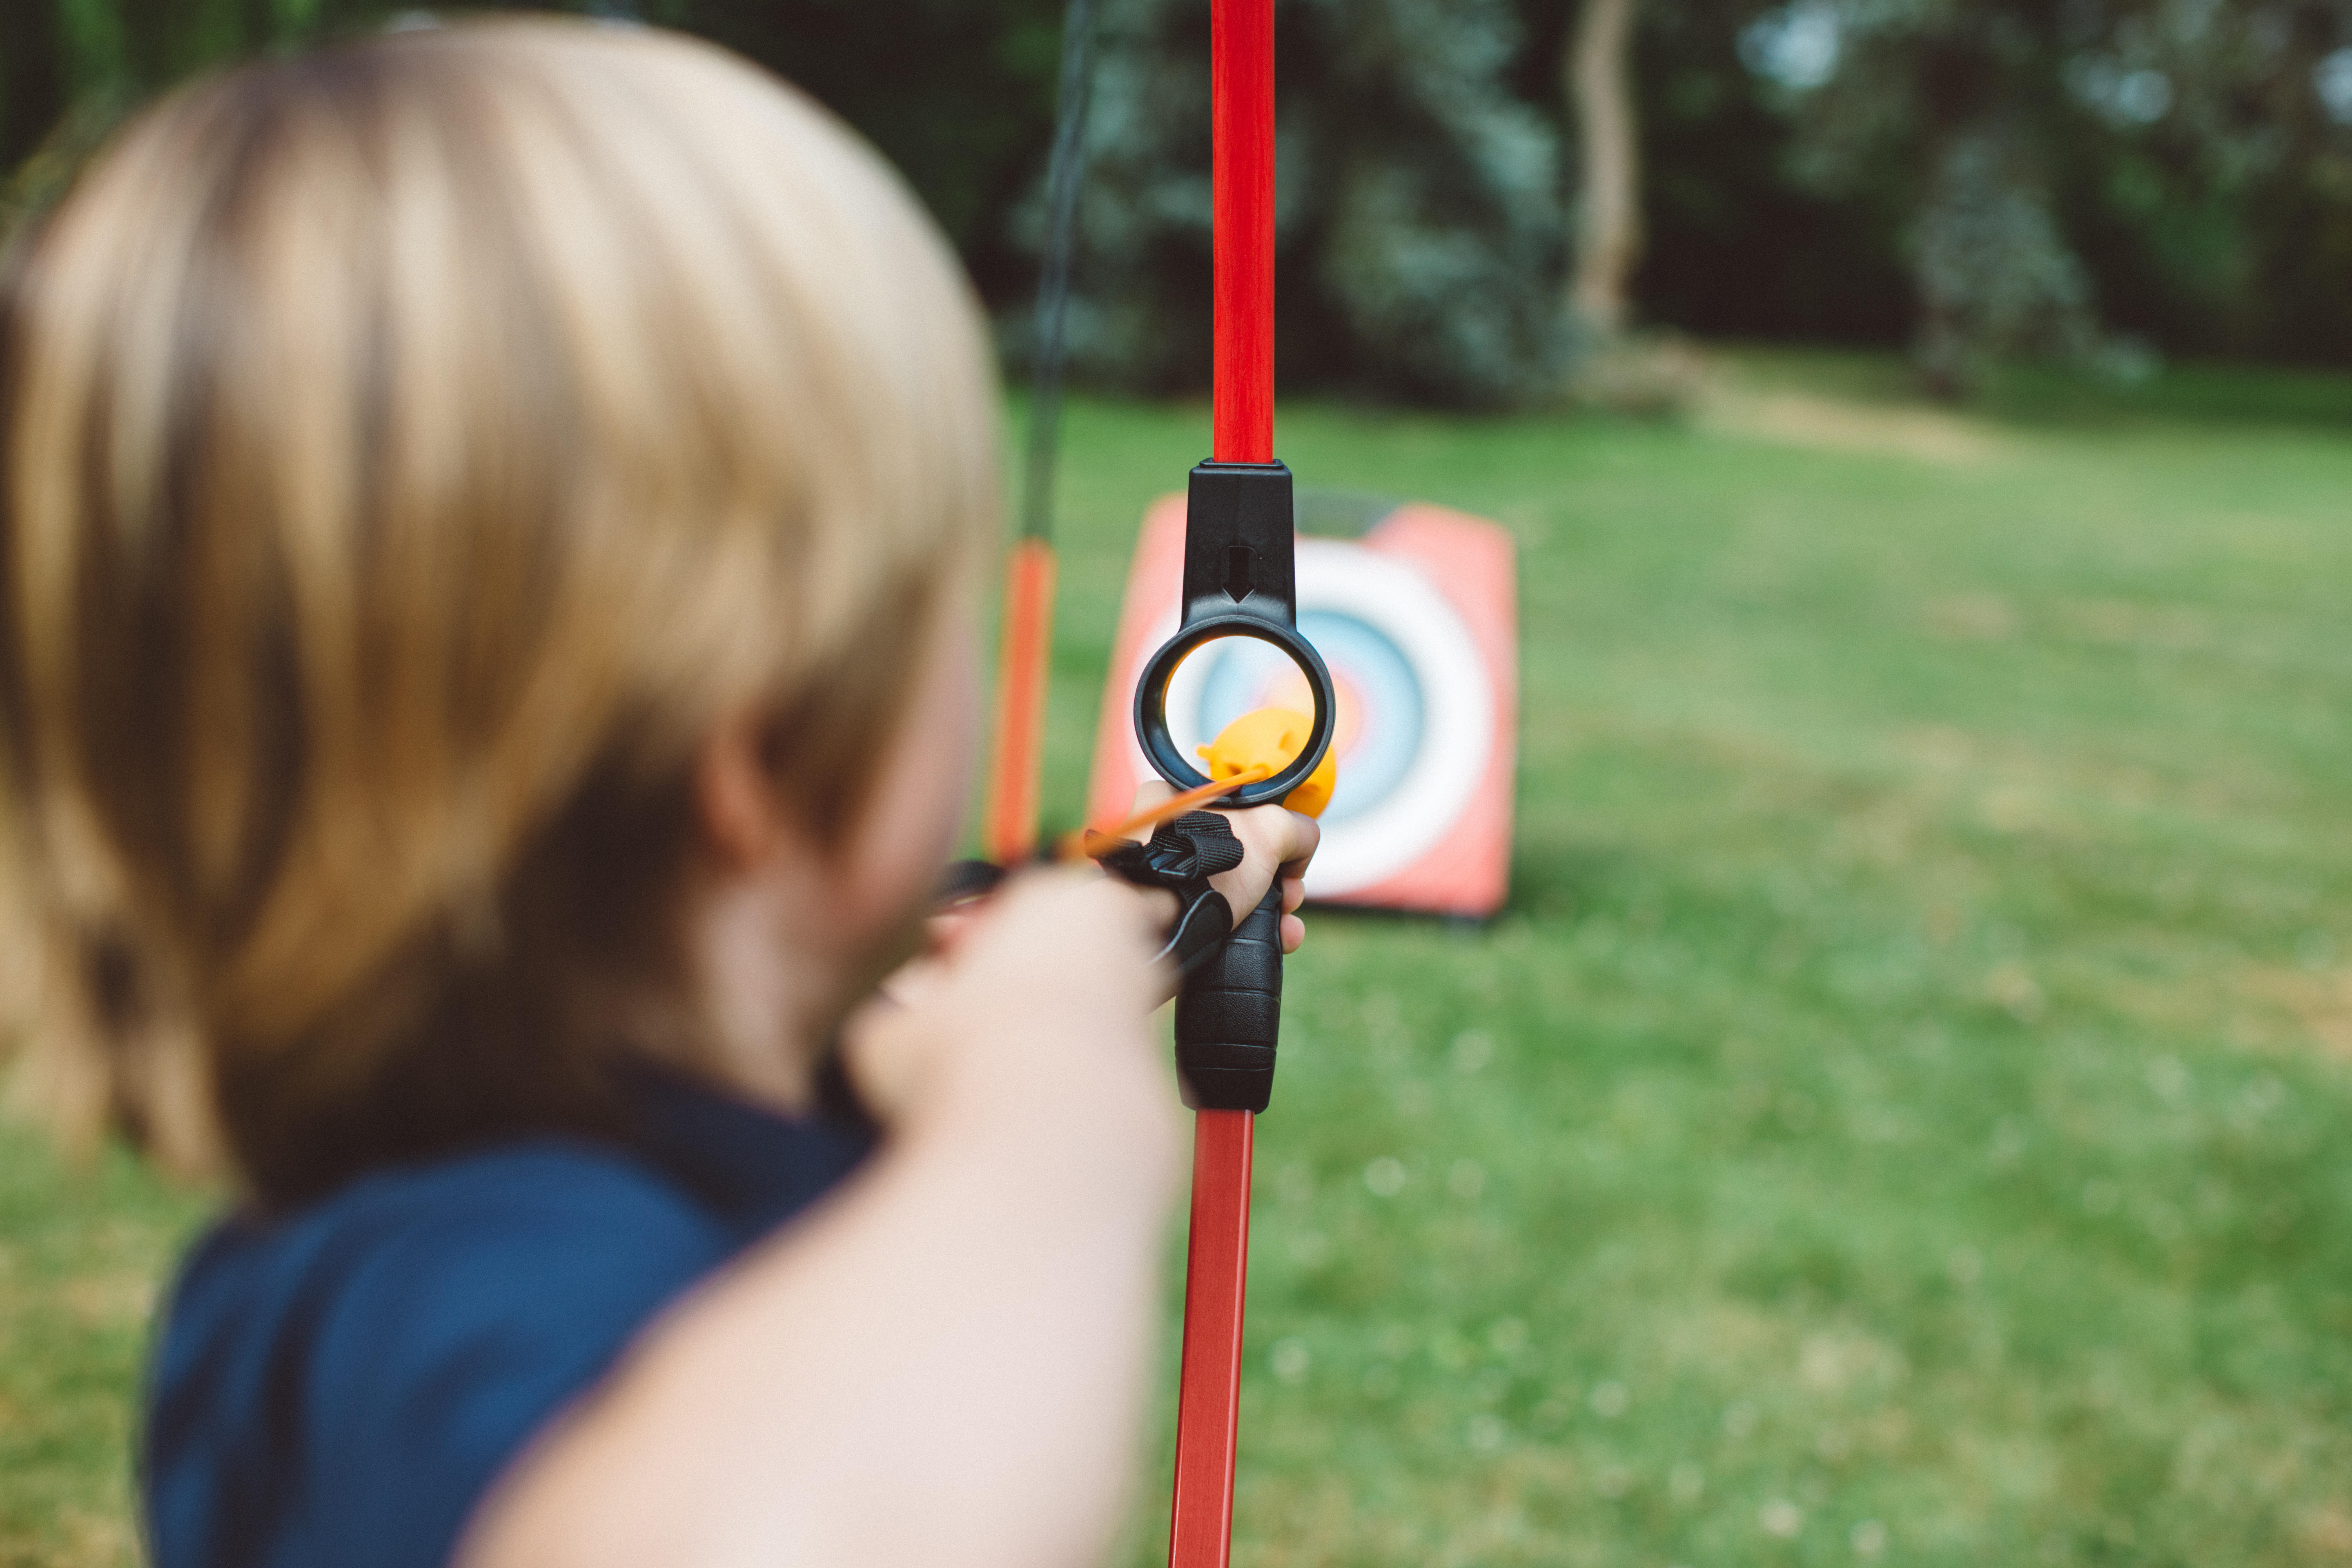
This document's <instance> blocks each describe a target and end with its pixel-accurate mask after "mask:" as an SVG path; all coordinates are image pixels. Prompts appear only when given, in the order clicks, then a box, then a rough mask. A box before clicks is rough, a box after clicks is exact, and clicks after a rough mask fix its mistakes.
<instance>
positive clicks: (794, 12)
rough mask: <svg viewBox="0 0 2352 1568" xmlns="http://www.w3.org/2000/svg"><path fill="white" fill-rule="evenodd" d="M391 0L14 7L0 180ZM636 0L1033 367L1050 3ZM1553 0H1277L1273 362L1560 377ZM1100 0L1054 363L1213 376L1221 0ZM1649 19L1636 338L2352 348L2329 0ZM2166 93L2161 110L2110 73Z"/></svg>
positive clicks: (1393, 373) (2016, 350) (575, 4)
mask: <svg viewBox="0 0 2352 1568" xmlns="http://www.w3.org/2000/svg"><path fill="white" fill-rule="evenodd" d="M562 4H563V5H567V6H568V8H571V9H574V10H591V11H593V10H598V9H604V10H607V11H611V10H615V9H619V8H620V7H617V6H615V5H603V6H599V5H595V4H592V3H590V0H562ZM490 8H495V7H490ZM398 9H399V7H396V6H394V5H390V4H387V3H386V0H16V4H15V5H14V6H13V7H12V8H11V11H10V23H11V25H10V26H8V27H6V28H5V30H0V168H6V167H16V168H17V169H18V171H19V172H18V174H16V177H15V178H14V179H13V180H12V181H11V182H10V184H9V186H8V191H7V199H8V200H9V201H10V202H12V203H13V204H14V205H19V206H22V205H26V204H28V203H34V202H37V201H38V200H39V199H40V198H41V197H42V196H43V195H44V194H46V193H48V192H52V191H54V189H55V188H56V186H57V184H58V181H59V180H60V179H61V178H62V177H63V176H64V174H66V173H67V172H68V171H69V169H70V168H71V166H72V164H73V163H74V161H75V158H76V157H77V156H78V154H79V153H80V152H81V151H83V150H84V149H86V147H87V146H88V144H89V142H90V141H91V140H92V139H93V138H94V136H95V135H96V134H97V133H98V132H100V131H101V130H102V129H103V128H104V127H105V125H107V124H108V123H109V122H110V121H111V120H112V119H113V118H114V117H115V116H117V115H118V114H119V113H120V112H121V110H123V109H124V108H125V107H127V106H129V105H130V104H132V103H134V102H136V101H137V100H139V99H140V98H141V97H142V96H143V95H145V94H147V93H149V92H152V91H153V90H155V89H158V88H160V87H162V86H163V85H166V84H168V83H169V82H171V81H173V80H174V79H178V78H180V77H182V76H184V75H185V74H187V73H188V72H190V71H192V70H194V69H196V68H201V67H203V66H205V65H209V64H212V63H215V62H217V61H220V60H224V59H229V58H237V57H240V56H244V55H249V54H252V53H256V52H259V51H264V50H268V49H271V48H278V47H289V46H290V45H292V44H294V43H297V42H299V41H302V40H307V39H311V38H315V37H328V36H333V35H336V34H340V33H345V32H349V31H352V30H356V29H361V28H364V27H367V26H374V25H377V24H379V23H380V22H382V21H383V19H384V18H385V17H386V16H390V15H393V14H394V13H395V12H396V11H397V10H398ZM630 9H632V12H633V14H635V15H639V16H642V17H643V18H644V19H646V20H648V21H653V22H657V23H663V24H667V25H672V26H683V27H687V28H688V29H690V30H693V31H696V32H698V33H702V34H705V35H707V36H709V37H712V38H715V39H717V40H719V42H721V43H724V44H726V45H728V46H730V47H734V48H736V49H739V50H740V51H742V52H743V53H745V54H747V55H750V56H751V57H752V58H756V59H759V60H761V61H763V62H765V63H766V64H768V65H770V66H772V68H775V69H777V70H778V71H780V72H781V73H782V74H783V75H785V76H787V77H789V78H791V79H793V80H795V81H798V82H799V83H801V84H802V85H803V86H804V87H806V88H808V89H810V90H811V91H813V92H814V93H815V94H816V95H817V96H818V97H819V98H821V99H823V100H824V101H826V102H827V103H829V104H831V105H832V106H833V107H834V108H835V109H836V110H838V111H840V112H841V113H842V114H843V116H844V117H845V118H846V119H847V120H849V121H851V122H852V123H853V124H855V125H856V126H857V127H858V128H859V129H860V130H862V131H863V132H866V134H867V135H868V136H869V137H871V138H872V139H873V140H874V141H875V142H877V144H878V145H879V146H880V147H881V148H882V150H883V151H884V153H886V154H887V155H888V156H889V157H890V158H891V159H892V160H893V161H894V162H895V163H897V164H898V166H899V167H900V168H901V169H902V170H904V171H905V172H906V174H907V175H908V179H909V180H910V182H911V183H912V184H913V185H914V186H915V188H916V190H917V191H918V192H919V194H920V195H921V196H922V198H923V199H924V201H925V202H926V203H928V204H929V206H930V208H931V210H932V211H933V213H934V214H935V215H936V216H938V217H939V219H940V223H941V225H942V226H944V227H945V228H946V230H947V232H948V233H949V235H950V237H952V238H953V240H954V241H955V243H956V245H957V246H958V247H960V249H961V251H962V253H963V256H964V258H965V260H966V262H967V264H968V266H969V267H970V268H971V272H972V275H973V277H974V279H976V281H977V282H978V284H979V286H980V289H981V290H982V295H983V296H984V297H985V298H986V299H987V300H989V302H990V303H991V305H992V307H993V308H995V309H996V310H999V312H1000V313H1001V315H1002V317H1003V321H1004V322H1005V325H1006V329H1007V331H1006V334H1005V342H1006V345H1007V347H1008V349H1009V350H1011V351H1012V357H1013V360H1014V361H1015V363H1018V361H1019V359H1020V357H1021V353H1022V352H1023V349H1024V344H1025V342H1026V339H1025V335H1024V330H1023V329H1024V321H1025V315H1024V312H1025V310H1026V308H1027V301H1028V297H1029V292H1030V290H1031V289H1032V288H1033V287H1034V276H1035V250H1036V247H1037V244H1038V237H1039V234H1040V231H1041V229H1042V223H1041V222H1040V218H1039V207H1040V205H1041V204H1040V201H1039V186H1040V184H1041V181H1042V173H1043V165H1044V161H1045V150H1046V146H1047V142H1048V140H1049V136H1050V131H1051V123H1052V118H1053V113H1054V107H1055V105H1054V94H1055V79H1056V60H1057V56H1058V50H1059V41H1060V26H1061V16H1062V6H1061V5H1060V4H1059V3H1058V0H864V3H860V0H789V3H775V4H770V3H763V0H639V3H638V4H637V5H635V6H634V7H631V8H630ZM1576 11H1577V4H1576V0H1345V3H1343V0H1283V4H1282V5H1281V8H1280V10H1279V13H1278V16H1279V18H1280V21H1279V26H1280V27H1281V29H1282V37H1281V53H1282V59H1283V107H1282V111H1281V113H1282V134H1283V150H1282V156H1283V165H1284V187H1283V188H1284V193H1285V196H1284V210H1283V215H1282V258H1281V266H1282V268H1283V298H1284V301H1285V310H1284V314H1283V321H1282V331H1283V333H1284V337H1283V342H1282V344H1281V353H1280V356H1279V363H1281V366H1282V369H1283V374H1284V376H1285V378H1286V383H1287V384H1289V385H1290V386H1292V387H1295V388H1307V387H1322V388H1326V389H1331V390H1338V391H1343V392H1347V393H1349V394H1353V395H1370V396H1372V397H1376V398H1381V399H1386V400H1402V401H1407V402H1424V403H1440V404H1453V405H1469V406H1478V405H1498V404H1506V403H1512V402H1521V401H1528V400H1531V399H1532V400H1540V399H1541V398H1543V397H1544V396H1546V395H1549V392H1550V391H1551V390H1552V389H1554V388H1556V386H1557V384H1558V378H1559V372H1560V370H1561V368H1562V366H1563V365H1564V364H1566V363H1568V361H1569V358H1570V349H1571V348H1572V346H1573V345H1572V344H1571V343H1570V342H1569V340H1568V338H1567V335H1566V334H1565V333H1564V331H1563V330H1562V322H1561V318H1560V314H1559V310H1558V299H1559V289H1560V284H1561V281H1562V278H1561V271H1562V268H1563V267H1564V265H1565V260H1566V257H1567V255H1568V252H1569V249H1570V244H1571V242H1572V234H1571V233H1570V223H1569V218H1568V213H1567V209H1568V205H1569V204H1568V203H1567V202H1566V201H1565V200H1564V197H1565V196H1566V195H1568V194H1569V192H1568V184H1569V183H1570V179H1571V178H1572V170H1573V167H1574V161H1575V147H1574V144H1573V140H1572V137H1571V136H1570V133H1569V132H1568V130H1567V128H1566V125H1565V122H1564V118H1563V115H1562V111H1561V102H1560V76H1559V63H1560V58H1561V54H1562V50H1563V47H1564V44H1565V41H1566V38H1567V37H1568V32H1569V28H1570V26H1571V24H1572V22H1573V19H1574V16H1575V15H1576ZM1102 12H1103V22H1102V27H1103V47H1102V76H1101V84H1102V86H1101V90H1100V91H1099V93H1098V95H1097V106H1096V107H1097V124H1096V134H1095V137H1094V139H1093V141H1094V153H1095V157H1094V175H1093V178H1092V180H1091V181H1090V183H1089V184H1088V186H1087V195H1086V201H1085V209H1084V213H1083V219H1082V230H1081V233H1082V239H1081V257H1080V261H1079V267H1078V270H1077V276H1076V287H1077V300H1076V311H1075V314H1074V316H1073V319H1072V322H1071V342H1072V346H1073V350H1074V353H1075V354H1076V363H1077V367H1078V370H1079V372H1080V374H1082V375H1084V376H1087V377H1089V378H1091V379H1092V380H1093V381H1094V382H1096V383H1097V384H1111V385H1119V386H1125V387H1128V388H1130V389H1142V390H1164V389H1169V388H1176V387H1194V386H1198V385H1200V384H1203V383H1204V381H1205V378H1206V374H1207V365H1206V360H1205V355H1204V353H1202V347H1201V345H1202V342H1204V334H1203V333H1202V331H1201V327H1202V313H1203V311H1204V310H1205V301H1206V297H1207V282H1206V280H1207V269H1208V257H1207V244H1206V236H1207V193H1206V166H1207V147H1206V132H1205V124H1206V112H1207V92H1206V84H1205V79H1204V72H1203V70H1202V57H1203V52H1204V49H1205V33H1206V6H1205V3H1204V0H1103V5H1102ZM1639 15H1640V31H1639V36H1638V39H1637V47H1636V58H1635V62H1634V63H1635V71H1636V76H1637V78H1638V83H1637V87H1638V91H1637V97H1638V100H1639V103H1640V111H1641V117H1642V121H1643V142H1644V157H1645V165H1646V167H1645V175H1646V178H1645V184H1644V189H1645V206H1646V218H1647V224H1648V228H1649V232H1650V237H1651V243H1650V248H1649V253H1648V258H1647V261H1646V263H1645V265H1644V268H1643V272H1642V274H1641V276H1640V277H1639V279H1637V284H1636V289H1635V293H1636V298H1637V304H1638V306H1639V310H1640V313H1641V315H1642V316H1643V318H1644V319H1646V320H1648V321H1653V322H1656V323H1661V324H1665V325H1671V326H1678V327H1683V328H1686V329H1689V330H1691V331H1698V332H1702V333H1706V334H1708V335H1714V336H1722V335H1734V336H1742V337H1763V338H1779V339H1808V340H1813V341H1822V340H1828V341H1839V342H1858V343H1881V344H1895V343H1902V342H1911V343H1914V344H1915V345H1916V348H1917V349H1918V351H1919V353H1920V356H1921V360H1922V363H1924V365H1925V366H1926V368H1927V370H1928V371H1929V372H1930V373H1931V374H1933V375H1935V376H1937V377H1938V378H1939V379H1940V380H1941V381H1942V382H1943V383H1944V384H1946V385H1947V387H1948V389H1949V390H1954V391H1959V390H1966V389H1968V388H1969V387H1971V386H1973V385H1974V384H1976V383H1977V382H1978V381H1979V379H1980V376H1981V374H1982V373H1983V370H1984V368H1985V367H1986V366H1987V365H1988V364H1990V363H1992V362H1993V361H1995V360H1997V359H2000V358H2001V357H2005V356H2016V355H2026V356H2032V355H2047V354H2051V353H2059V354H2074V355H2076V356H2077V357H2085V358H2090V359H2098V358H2100V357H2101V356H2102V355H2105V356H2106V357H2107V358H2108V359H2110V360H2114V361H2115V363H2116V364H2117V365H2118V366H2120V367H2122V368H2126V369H2129V368H2131V367H2132V366H2133V365H2135V364H2138V363H2141V362H2144V361H2147V357H2148V356H2147V353H2146V352H2145V349H2133V350H2131V352H2130V353H2126V354H2125V355H2124V356H2123V357H2122V358H2120V359H2118V358H2116V355H2115V354H2113V353H2109V351H2110V350H2112V349H2114V348H2115V347H2116V345H2117V344H2118V343H2119V342H2130V343H2138V344H2144V345H2147V346H2150V347H2153V348H2154V349H2155V350H2158V351H2160V352H2161V353H2163V354H2166V355H2197V354H2216V353H2219V354H2228V355H2235V356H2251V357H2256V358H2268V359H2273V360H2284V361H2298V362H2319V363H2352V286H2347V279H2352V114H2343V113H2339V114H2337V115H2333V116H2332V115H2331V114H2330V113H2329V112H2328V111H2327V105H2326V103H2325V102H2324V101H2323V98H2322V95H2321V94H2320V93H2319V92H2318V91H2317V89H2316V86H2315V83H2316V82H2317V80H2318V76H2317V74H2316V73H2317V72H2318V71H2319V69H2320V68H2321V66H2322V65H2323V64H2324V63H2325V62H2327V61H2328V60H2330V59H2331V58H2336V59H2337V63H2338V64H2340V65H2342V66H2343V67H2344V68H2345V69H2346V74H2347V79H2348V80H2352V0H2228V3H2227V4H2221V3H2217V0H1785V3H1780V4H1769V3H1766V0H1674V3H1671V4H1669V3H1665V0H1653V3H1651V4H1648V5H1644V6H1643V8H1642V10H1641V12H1640V14H1639ZM1792 20H1793V21H1795V22H1799V23H1810V24H1812V25H1817V26H1828V27H1831V28H1832V29H1833V30H1834V33H1835V36H1836V38H1837V40H1838V43H1837V47H1836V50H1835V67H1834V69H1833V70H1832V72H1831V73H1830V74H1829V75H1828V76H1827V78H1826V79H1823V80H1822V81H1820V82H1816V83H1797V82H1791V81H1790V80H1788V79H1781V78H1778V77H1776V76H1775V75H1774V74H1773V72H1772V71H1771V70H1770V69H1769V68H1765V66H1764V65H1763V64H1761V63H1760V62H1761V61H1762V60H1763V58H1764V56H1765V55H1768V54H1769V48H1766V49H1763V50H1760V51H1759V47H1758V46H1759V39H1764V40H1766V41H1767V42H1768V43H1769V37H1771V36H1773V35H1774V34H1775V32H1776V30H1778V31H1780V32H1785V31H1786V29H1787V28H1788V27H1789V26H1790V23H1791V22H1792ZM2339 56H2340V58H2338V57H2339ZM2154 78H2161V79H2162V86H2161V89H2160V92H2161V96H2162V98H2163V100H2164V103H2163V111H2162V112H2160V113H2158V114H2157V115H2155V116H2154V117H2152V118H2150V117H2148V116H2146V115H2145V114H2140V113H2137V112H2136V111H2133V110H2132V104H2133V102H2134V100H2132V98H2131V93H2130V90H2128V89H2129V87H2130V84H2132V83H2133V82H2134V81H2137V82H2138V84H2139V86H2140V87H2142V88H2147V90H2149V91H2157V90H2158V89H2155V88H2149V87H2148V86H2147V83H2148V81H2149V80H2150V79H2154ZM45 146H46V147H47V150H48V155H47V156H46V157H33V154H34V153H36V151H37V150H38V149H41V148H43V147H45ZM27 159H30V160H31V161H30V162H29V163H27V162H26V160H27ZM2117 334H2122V337H2121V338H2120V339H2119V338H2118V336H2117Z"/></svg>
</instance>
